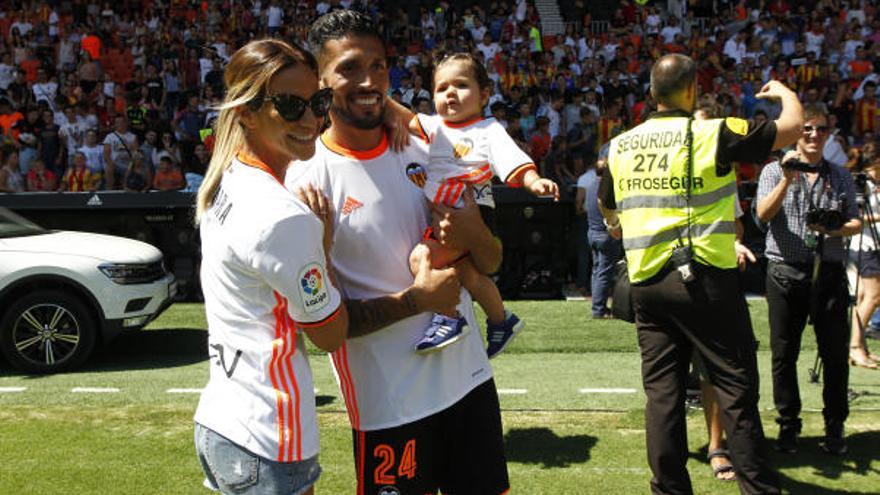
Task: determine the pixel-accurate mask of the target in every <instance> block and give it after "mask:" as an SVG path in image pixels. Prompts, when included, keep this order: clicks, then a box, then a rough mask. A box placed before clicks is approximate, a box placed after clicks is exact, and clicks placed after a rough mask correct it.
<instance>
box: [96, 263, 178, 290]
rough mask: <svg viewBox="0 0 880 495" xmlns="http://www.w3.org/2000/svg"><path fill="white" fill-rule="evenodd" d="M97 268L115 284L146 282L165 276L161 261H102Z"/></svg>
mask: <svg viewBox="0 0 880 495" xmlns="http://www.w3.org/2000/svg"><path fill="white" fill-rule="evenodd" d="M98 270H101V273H103V274H104V275H106V276H107V278H109V279H110V280H112V281H114V282H116V283H117V284H122V285H129V284H146V283H150V282H155V281H156V280H159V279H160V278H162V277H164V276H165V266H164V265H163V264H162V261H161V260H160V261H155V262H153V263H104V264H102V265H98Z"/></svg>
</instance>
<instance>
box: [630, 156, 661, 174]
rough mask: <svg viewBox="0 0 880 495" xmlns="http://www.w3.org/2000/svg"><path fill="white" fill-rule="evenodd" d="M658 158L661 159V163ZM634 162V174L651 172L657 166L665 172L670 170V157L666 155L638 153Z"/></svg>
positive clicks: (634, 157)
mask: <svg viewBox="0 0 880 495" xmlns="http://www.w3.org/2000/svg"><path fill="white" fill-rule="evenodd" d="M657 157H660V160H659V161H658V160H657ZM633 160H634V161H635V162H636V166H635V167H633V172H651V171H652V170H654V167H655V166H656V167H657V168H658V169H660V170H663V171H664V172H665V171H666V170H668V169H669V157H668V155H667V154H666V153H663V154H657V153H636V154H635V156H633Z"/></svg>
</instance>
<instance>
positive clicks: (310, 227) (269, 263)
mask: <svg viewBox="0 0 880 495" xmlns="http://www.w3.org/2000/svg"><path fill="white" fill-rule="evenodd" d="M323 235H324V229H323V226H322V225H321V222H320V221H319V220H318V219H317V218H315V217H310V216H304V215H301V216H295V217H289V218H286V219H284V220H282V221H280V222H278V223H275V224H273V225H271V226H270V227H269V228H268V229H267V230H266V231H265V232H264V233H263V235H262V236H261V238H260V240H259V241H258V242H257V244H256V246H255V248H254V252H253V254H252V257H251V265H252V267H253V268H254V269H255V270H256V271H257V272H259V273H260V274H261V275H262V276H263V277H265V280H266V282H268V283H269V285H271V286H272V287H273V288H274V289H275V290H276V291H278V292H279V293H280V294H281V295H282V296H284V297H285V298H286V299H287V301H288V306H287V310H288V313H290V317H291V318H292V319H293V321H294V322H296V323H297V324H298V325H299V326H301V327H308V326H310V325H316V324H320V323H323V322H324V320H326V319H327V318H330V317H332V316H334V315H335V314H336V310H337V309H338V308H339V305H340V303H341V301H342V298H341V296H340V295H339V291H337V290H336V288H335V287H333V285H332V284H331V283H330V280H329V278H328V276H327V275H328V274H327V268H326V260H325V257H324V251H323V248H322V246H321V239H322V238H323ZM291 269H293V270H291Z"/></svg>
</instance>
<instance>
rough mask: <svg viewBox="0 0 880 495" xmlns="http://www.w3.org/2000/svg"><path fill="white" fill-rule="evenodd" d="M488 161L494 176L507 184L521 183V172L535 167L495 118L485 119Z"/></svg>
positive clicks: (517, 184)
mask: <svg viewBox="0 0 880 495" xmlns="http://www.w3.org/2000/svg"><path fill="white" fill-rule="evenodd" d="M487 121H488V122H489V123H488V125H487V127H486V133H487V136H486V138H487V140H488V145H489V154H490V156H489V163H490V164H491V165H492V171H493V172H494V174H495V176H496V177H498V178H499V179H501V180H502V181H504V183H505V184H507V185H509V186H519V185H521V184H520V182H521V177H522V173H523V172H525V171H526V170H528V169H529V168H535V162H534V160H532V158H531V157H530V156H529V155H527V154H526V153H525V152H524V151H523V150H521V149H520V148H519V146H517V145H516V142H514V140H513V138H511V137H510V135H509V134H507V130H506V129H505V128H504V126H502V125H501V124H499V123H498V122H497V121H496V120H495V119H487Z"/></svg>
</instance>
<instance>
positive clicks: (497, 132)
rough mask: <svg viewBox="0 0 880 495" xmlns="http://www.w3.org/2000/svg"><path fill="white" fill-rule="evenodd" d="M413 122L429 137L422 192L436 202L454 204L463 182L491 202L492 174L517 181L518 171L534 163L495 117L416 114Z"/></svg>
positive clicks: (481, 201)
mask: <svg viewBox="0 0 880 495" xmlns="http://www.w3.org/2000/svg"><path fill="white" fill-rule="evenodd" d="M418 119H419V120H418V121H419V125H421V127H422V130H423V131H424V134H425V136H424V137H425V138H426V139H427V140H428V141H429V142H430V143H431V149H430V153H429V159H428V166H427V170H426V175H427V180H426V182H425V187H424V191H425V196H427V197H428V200H430V201H433V202H434V203H436V204H445V205H447V206H453V207H456V208H459V207H461V205H462V194H463V193H464V191H465V188H466V187H467V185H468V184H470V185H472V186H473V187H474V194H475V195H476V201H477V203H479V204H481V205H486V206H489V207H492V208H494V207H495V201H494V199H493V198H492V182H491V181H492V177H493V176H496V177H498V178H499V179H501V180H502V181H503V182H505V183H506V184H507V185H510V186H513V187H518V186H520V185H521V183H522V174H523V173H524V172H525V171H526V170H528V169H529V168H535V164H534V162H533V161H532V159H531V158H530V157H529V155H527V154H526V153H525V152H524V151H522V150H521V149H520V148H519V146H517V145H516V142H514V141H513V139H511V137H510V136H509V135H508V134H507V130H505V129H504V126H502V125H501V124H499V123H498V122H497V121H496V120H495V119H492V118H489V119H483V118H482V117H478V118H476V119H473V120H468V121H466V122H462V123H458V124H454V123H451V122H445V121H444V120H443V119H442V118H441V117H440V116H439V115H424V114H418Z"/></svg>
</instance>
